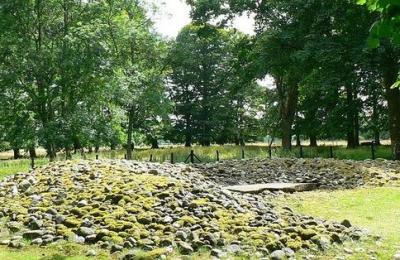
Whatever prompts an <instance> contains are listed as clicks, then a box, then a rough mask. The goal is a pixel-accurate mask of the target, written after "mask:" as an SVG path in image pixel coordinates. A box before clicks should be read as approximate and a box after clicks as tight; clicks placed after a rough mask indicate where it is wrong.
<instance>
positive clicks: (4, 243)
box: [0, 239, 11, 246]
mask: <svg viewBox="0 0 400 260" xmlns="http://www.w3.org/2000/svg"><path fill="white" fill-rule="evenodd" d="M10 242H11V241H10V240H7V239H6V240H0V245H2V246H7V245H8V244H10Z"/></svg>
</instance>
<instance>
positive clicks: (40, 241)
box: [31, 237, 43, 245]
mask: <svg viewBox="0 0 400 260" xmlns="http://www.w3.org/2000/svg"><path fill="white" fill-rule="evenodd" d="M31 244H32V245H41V244H43V239H41V238H40V237H38V238H36V239H34V240H32V241H31Z"/></svg>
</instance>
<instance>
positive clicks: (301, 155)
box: [300, 145, 304, 158]
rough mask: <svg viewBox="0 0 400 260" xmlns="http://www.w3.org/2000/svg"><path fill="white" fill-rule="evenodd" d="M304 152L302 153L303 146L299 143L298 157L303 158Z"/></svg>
mask: <svg viewBox="0 0 400 260" xmlns="http://www.w3.org/2000/svg"><path fill="white" fill-rule="evenodd" d="M303 157H304V154H303V146H302V145H300V158H303Z"/></svg>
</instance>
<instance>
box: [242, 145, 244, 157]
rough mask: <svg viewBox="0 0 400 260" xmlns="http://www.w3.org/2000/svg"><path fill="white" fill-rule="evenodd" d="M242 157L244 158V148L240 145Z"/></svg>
mask: <svg viewBox="0 0 400 260" xmlns="http://www.w3.org/2000/svg"><path fill="white" fill-rule="evenodd" d="M242 159H244V148H243V146H242Z"/></svg>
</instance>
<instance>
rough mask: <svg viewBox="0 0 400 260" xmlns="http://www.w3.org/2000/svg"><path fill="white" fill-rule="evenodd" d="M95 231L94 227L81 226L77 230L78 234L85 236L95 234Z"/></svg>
mask: <svg viewBox="0 0 400 260" xmlns="http://www.w3.org/2000/svg"><path fill="white" fill-rule="evenodd" d="M95 233H96V231H95V230H94V229H92V228H88V227H80V228H79V229H78V231H77V234H78V235H81V236H83V237H86V236H90V235H94V234H95Z"/></svg>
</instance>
